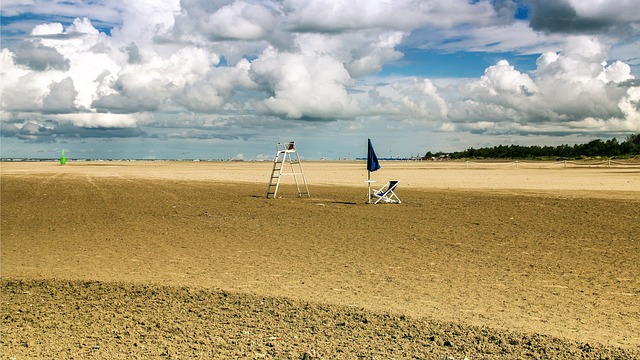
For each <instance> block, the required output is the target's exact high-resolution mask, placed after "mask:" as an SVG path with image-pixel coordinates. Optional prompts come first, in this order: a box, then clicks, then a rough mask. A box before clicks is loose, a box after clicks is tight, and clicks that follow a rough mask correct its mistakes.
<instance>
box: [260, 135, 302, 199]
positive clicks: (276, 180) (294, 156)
mask: <svg viewBox="0 0 640 360" xmlns="http://www.w3.org/2000/svg"><path fill="white" fill-rule="evenodd" d="M285 162H288V163H289V165H290V167H291V172H290V173H285V172H283V171H284V168H285ZM283 175H292V176H293V180H294V181H295V183H296V189H297V190H298V197H303V196H306V197H310V195H309V187H308V186H307V181H306V179H305V178H304V172H303V171H302V163H301V162H300V156H299V155H298V150H297V149H296V145H295V143H294V142H293V141H290V142H288V143H286V144H281V143H278V144H276V156H275V159H274V160H273V170H272V171H271V177H270V178H269V186H268V187H267V198H270V197H271V198H275V197H276V195H277V194H278V188H279V186H280V180H281V179H282V176H283ZM298 176H300V177H301V180H302V185H304V187H302V186H301V184H300V181H299V180H298Z"/></svg>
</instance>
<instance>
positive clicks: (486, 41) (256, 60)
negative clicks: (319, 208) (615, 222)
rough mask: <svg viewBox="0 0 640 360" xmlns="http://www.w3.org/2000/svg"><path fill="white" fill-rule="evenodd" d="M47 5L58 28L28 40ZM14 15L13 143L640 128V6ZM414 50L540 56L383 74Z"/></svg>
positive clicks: (210, 4)
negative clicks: (398, 130) (353, 129)
mask: <svg viewBox="0 0 640 360" xmlns="http://www.w3.org/2000/svg"><path fill="white" fill-rule="evenodd" d="M614 10H615V11H614ZM34 12H37V13H39V14H41V16H42V17H43V18H51V20H52V21H50V22H42V23H38V24H33V22H32V21H31V20H29V22H28V24H29V26H31V28H30V29H28V30H25V33H24V34H22V35H20V36H18V35H16V34H20V31H21V30H20V29H21V26H20V24H22V22H21V19H22V18H21V15H25V14H29V13H34ZM2 15H3V17H5V18H7V19H12V20H11V21H9V22H7V24H8V25H7V26H5V27H3V32H4V33H5V34H3V37H6V34H11V39H10V40H11V41H9V45H8V46H6V47H3V48H2V51H1V53H0V67H1V68H2V71H1V74H0V91H1V102H2V110H1V111H0V119H1V125H2V136H5V137H16V138H19V139H23V140H27V141H57V140H59V139H64V138H78V137H87V138H91V137H95V138H103V137H116V138H117V137H132V136H133V137H135V136H141V137H144V136H165V137H171V136H175V137H185V136H186V137H188V136H189V135H188V134H193V137H194V138H198V137H201V136H203V134H205V133H206V132H207V131H208V132H209V135H206V136H209V137H224V136H226V135H224V134H222V133H223V132H225V131H229V132H230V133H233V134H238V133H242V131H241V130H240V129H247V130H245V134H247V133H249V132H254V131H255V130H256V129H258V128H265V129H268V128H269V127H270V126H271V125H270V123H272V124H278V126H281V124H282V121H285V122H289V123H295V124H309V125H310V124H312V123H313V124H316V123H317V124H326V123H331V122H333V121H337V120H340V121H347V122H352V123H353V124H354V126H358V124H362V123H366V122H368V121H370V120H371V119H376V120H380V119H382V120H383V121H385V122H388V123H389V124H391V125H390V126H403V125H402V124H408V126H409V125H410V127H415V126H422V127H424V128H426V129H430V130H431V131H435V132H453V133H456V132H460V133H465V132H466V133H478V134H480V133H487V134H524V135H526V134H558V135H562V134H607V133H610V134H624V133H637V132H640V105H639V104H640V87H639V86H640V85H639V81H638V79H637V77H636V75H637V66H638V65H637V63H638V59H637V55H635V57H634V55H632V54H634V52H635V54H637V53H638V52H637V51H638V50H640V46H638V43H637V40H634V39H637V38H638V37H639V35H640V10H638V6H637V4H635V2H634V1H630V0H629V1H620V2H619V3H618V4H617V5H616V7H615V9H614V7H612V6H608V5H607V6H605V4H603V3H602V2H601V1H595V0H591V1H577V0H576V1H573V0H562V1H555V0H554V1H551V0H537V1H534V0H528V1H509V0H503V1H493V2H490V1H474V2H469V1H467V0H453V1H437V0H430V1H419V0H406V1H394V2H386V1H359V0H358V1H353V0H352V1H336V0H331V1H329V0H326V1H322V0H316V1H300V0H284V1H226V0H224V1H223V0H216V1H210V0H206V1H205V0H183V1H177V0H172V1H163V2H160V3H158V2H156V1H151V0H143V1H127V0H119V1H113V2H111V1H109V2H100V1H98V2H94V1H91V2H82V1H80V2H73V3H70V2H66V1H57V0H56V1H41V0H36V1H33V2H29V3H28V4H26V3H24V2H20V1H6V2H3V7H2ZM56 19H58V20H59V21H55V20H56ZM24 21H26V20H24ZM96 24H99V25H100V26H99V27H96ZM105 26H109V28H108V31H107V30H104V27H105ZM99 28H100V29H102V30H100V29H99ZM5 43H7V41H4V42H3V46H5V45H4V44H5ZM407 51H415V52H425V53H428V52H445V53H446V52H460V51H475V52H484V53H487V54H491V53H496V54H500V53H504V52H509V53H514V54H536V56H537V61H536V63H535V68H534V69H533V70H528V71H523V70H519V69H518V68H516V66H514V64H512V63H510V62H509V60H508V59H496V61H494V62H493V64H492V65H490V66H488V67H487V68H486V69H485V71H484V74H483V75H481V76H479V77H477V78H460V79H452V78H451V76H449V77H448V78H447V79H442V78H424V77H419V76H404V75H403V76H397V75H392V74H385V73H384V69H385V66H387V65H389V64H402V62H403V61H404V57H405V53H406V52H407ZM611 54H616V56H617V57H616V58H613V57H612V55H611ZM406 66H407V67H421V66H428V65H426V64H420V63H413V64H406ZM194 119H197V120H194ZM194 121H195V123H197V124H200V125H197V126H195V127H194ZM274 126H275V125H274ZM314 126H315V125H314ZM142 129H145V130H142ZM153 129H164V130H157V132H156V133H155V135H150V134H149V132H150V131H151V132H153ZM171 129H176V131H173V130H171ZM249 129H250V130H249ZM228 136H236V135H228Z"/></svg>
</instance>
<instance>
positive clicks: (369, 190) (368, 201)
mask: <svg viewBox="0 0 640 360" xmlns="http://www.w3.org/2000/svg"><path fill="white" fill-rule="evenodd" d="M367 186H368V189H367V196H368V198H367V204H371V171H369V170H367Z"/></svg>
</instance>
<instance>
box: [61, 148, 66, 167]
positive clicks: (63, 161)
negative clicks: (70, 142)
mask: <svg viewBox="0 0 640 360" xmlns="http://www.w3.org/2000/svg"><path fill="white" fill-rule="evenodd" d="M66 163H67V158H66V157H65V156H64V149H62V156H60V164H61V165H64V164H66Z"/></svg>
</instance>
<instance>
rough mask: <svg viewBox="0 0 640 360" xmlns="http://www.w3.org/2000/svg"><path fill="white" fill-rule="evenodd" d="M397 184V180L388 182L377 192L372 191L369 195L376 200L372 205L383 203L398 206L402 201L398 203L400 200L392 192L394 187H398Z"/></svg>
mask: <svg viewBox="0 0 640 360" xmlns="http://www.w3.org/2000/svg"><path fill="white" fill-rule="evenodd" d="M399 182H400V181H398V180H390V181H389V182H387V183H386V184H384V186H383V187H381V188H380V189H378V190H376V189H374V190H373V192H372V193H371V195H373V196H374V197H376V198H377V199H376V201H375V202H374V204H377V203H379V202H380V201H384V202H386V203H394V204H400V203H401V202H402V201H400V198H399V197H398V195H396V193H395V192H394V190H395V189H396V187H398V183H399ZM385 189H386V190H385Z"/></svg>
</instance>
